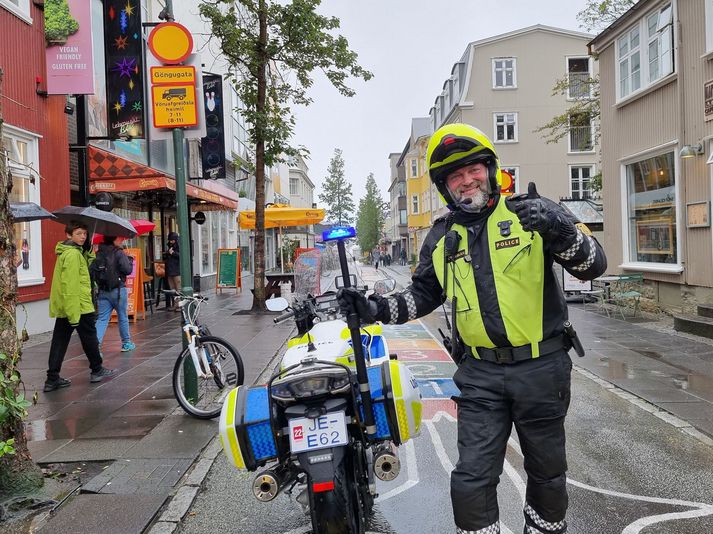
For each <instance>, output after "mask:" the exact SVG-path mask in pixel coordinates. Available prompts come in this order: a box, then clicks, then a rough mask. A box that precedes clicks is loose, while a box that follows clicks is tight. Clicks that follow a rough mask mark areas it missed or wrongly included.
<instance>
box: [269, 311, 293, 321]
mask: <svg viewBox="0 0 713 534" xmlns="http://www.w3.org/2000/svg"><path fill="white" fill-rule="evenodd" d="M294 314H295V312H294V310H291V311H288V312H285V313H283V314H282V315H278V316H277V317H275V318H274V319H273V320H272V322H273V323H275V324H278V323H281V322H282V321H286V320H287V319H289V318H290V317H292V316H293V315H294Z"/></svg>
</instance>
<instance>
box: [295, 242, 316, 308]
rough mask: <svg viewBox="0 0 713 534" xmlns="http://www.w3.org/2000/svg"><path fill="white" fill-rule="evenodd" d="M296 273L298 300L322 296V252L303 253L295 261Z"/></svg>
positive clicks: (314, 250)
mask: <svg viewBox="0 0 713 534" xmlns="http://www.w3.org/2000/svg"><path fill="white" fill-rule="evenodd" d="M294 273H295V294H294V296H295V297H296V298H298V299H304V298H305V297H306V296H307V295H312V296H316V295H319V294H321V293H322V288H321V284H320V280H321V278H322V252H321V251H320V250H319V249H313V250H307V251H305V252H302V253H301V254H300V255H299V256H297V258H296V259H295V263H294Z"/></svg>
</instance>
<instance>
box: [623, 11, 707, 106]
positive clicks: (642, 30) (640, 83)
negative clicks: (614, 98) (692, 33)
mask: <svg viewBox="0 0 713 534" xmlns="http://www.w3.org/2000/svg"><path fill="white" fill-rule="evenodd" d="M706 16H708V15H706ZM642 38H643V39H645V41H644V45H643V46H642V44H641V42H642ZM616 52H617V61H618V65H619V69H618V71H617V81H618V84H617V90H618V98H619V99H622V98H625V97H626V96H628V95H630V94H632V93H635V92H636V91H639V90H640V89H643V88H645V87H647V86H649V85H651V84H652V83H654V82H655V81H656V80H659V79H661V78H663V77H664V76H667V75H668V74H671V73H672V72H673V71H674V65H673V10H672V8H671V4H667V5H665V6H664V7H662V8H660V9H656V10H655V11H653V12H651V13H649V14H648V15H646V16H645V17H644V18H643V19H641V20H640V21H639V23H638V24H637V25H636V26H634V27H633V28H632V29H631V30H629V31H628V32H626V33H625V34H624V35H623V36H621V37H620V38H619V39H617V44H616ZM642 65H644V69H643V70H642V68H641V66H642Z"/></svg>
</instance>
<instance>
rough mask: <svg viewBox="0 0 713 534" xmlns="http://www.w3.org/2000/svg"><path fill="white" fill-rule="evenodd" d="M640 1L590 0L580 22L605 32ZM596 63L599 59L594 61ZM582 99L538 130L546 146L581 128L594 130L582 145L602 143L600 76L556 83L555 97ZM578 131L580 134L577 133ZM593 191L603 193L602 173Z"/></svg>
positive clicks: (568, 76)
mask: <svg viewBox="0 0 713 534" xmlns="http://www.w3.org/2000/svg"><path fill="white" fill-rule="evenodd" d="M636 2H638V0H603V1H601V0H599V1H598V0H588V1H587V5H586V7H585V8H584V9H583V10H582V11H580V12H579V13H577V20H579V22H580V26H581V27H582V29H584V30H586V31H598V30H601V29H604V28H606V27H607V26H609V25H610V24H612V23H613V22H614V21H615V20H617V19H618V18H619V17H620V16H621V15H623V14H624V13H625V12H626V11H628V10H629V9H630V8H631V6H633V5H634V4H636ZM595 60H596V57H595ZM571 95H580V96H578V97H577V98H575V100H574V102H573V103H572V104H571V105H570V106H569V107H568V108H567V109H566V110H565V111H564V113H561V114H560V115H556V116H555V117H553V118H552V119H550V120H549V121H548V122H547V123H545V124H544V125H542V126H540V127H539V128H537V129H535V132H538V133H541V134H542V137H543V138H544V139H545V142H546V143H557V142H558V141H560V140H561V139H563V138H564V137H566V136H568V135H570V133H572V132H577V131H581V129H582V127H584V126H586V127H589V126H591V127H592V130H593V132H594V133H593V136H592V137H590V136H589V134H587V136H578V135H575V136H574V138H575V139H579V142H586V143H590V142H591V143H593V144H594V145H596V144H598V142H599V135H600V130H599V117H600V115H601V108H600V91H599V76H598V75H597V76H588V77H586V78H583V77H582V76H579V75H577V73H567V74H566V75H565V76H564V77H563V78H560V79H558V80H556V81H555V85H554V87H553V88H552V96H565V97H568V96H571ZM578 129H579V130H578ZM591 183H592V189H594V190H595V191H599V190H601V173H598V174H597V175H595V176H593V177H592V178H591Z"/></svg>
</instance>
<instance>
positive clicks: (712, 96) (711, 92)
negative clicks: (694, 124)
mask: <svg viewBox="0 0 713 534" xmlns="http://www.w3.org/2000/svg"><path fill="white" fill-rule="evenodd" d="M703 104H704V106H703V107H704V109H705V111H704V117H705V120H706V121H710V120H713V80H710V81H708V82H706V83H705V84H703Z"/></svg>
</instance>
